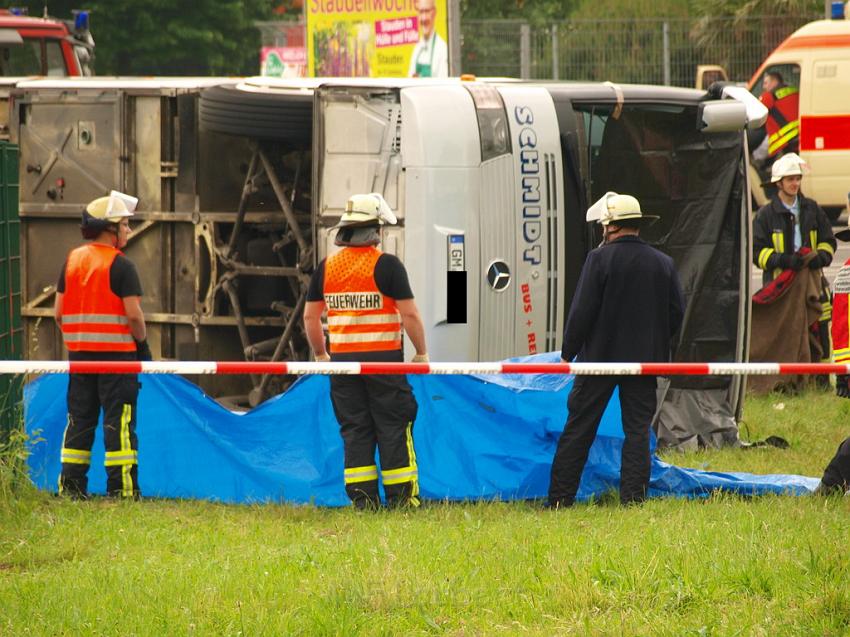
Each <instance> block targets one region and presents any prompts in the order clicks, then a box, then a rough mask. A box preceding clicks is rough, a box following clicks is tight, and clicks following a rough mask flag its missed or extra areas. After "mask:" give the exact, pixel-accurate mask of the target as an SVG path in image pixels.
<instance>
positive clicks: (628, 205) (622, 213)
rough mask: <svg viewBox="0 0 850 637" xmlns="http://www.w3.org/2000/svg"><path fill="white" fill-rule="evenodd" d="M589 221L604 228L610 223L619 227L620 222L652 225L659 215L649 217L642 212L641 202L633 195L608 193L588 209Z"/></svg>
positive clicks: (587, 217)
mask: <svg viewBox="0 0 850 637" xmlns="http://www.w3.org/2000/svg"><path fill="white" fill-rule="evenodd" d="M585 219H586V220H587V221H596V222H597V223H601V224H602V225H603V226H607V225H608V224H609V223H613V224H614V225H617V222H618V221H627V222H629V223H630V224H633V223H636V222H637V223H640V224H641V225H651V224H653V223H655V222H656V221H658V219H659V217H658V215H647V214H644V213H643V212H641V209H640V202H638V200H637V199H635V198H634V197H632V196H631V195H620V194H617V193H616V192H606V193H605V194H604V195H602V198H601V199H599V200H598V201H597V202H596V203H594V204H593V205H592V206H591V207H590V208H588V209H587V215H586V217H585Z"/></svg>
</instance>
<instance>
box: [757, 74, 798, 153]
mask: <svg viewBox="0 0 850 637" xmlns="http://www.w3.org/2000/svg"><path fill="white" fill-rule="evenodd" d="M761 101H762V103H763V104H764V105H765V106H767V122H766V123H765V128H766V129H767V152H768V154H769V155H770V156H771V157H773V156H775V155H776V154H777V153H779V151H781V150H782V149H783V148H785V147H786V146H787V145H788V144H790V143H791V142H792V141H793V140H795V139H797V138H798V137H799V136H800V91H799V90H798V89H796V88H795V87H793V86H783V87H781V88H778V89H776V90H774V91H773V92H772V93H764V94H762V96H761Z"/></svg>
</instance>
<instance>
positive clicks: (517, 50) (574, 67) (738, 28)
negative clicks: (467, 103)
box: [461, 15, 819, 86]
mask: <svg viewBox="0 0 850 637" xmlns="http://www.w3.org/2000/svg"><path fill="white" fill-rule="evenodd" d="M818 17H819V16H815V15H813V16H808V17H785V16H783V17H773V16H771V17H753V18H749V19H746V20H737V19H734V18H703V19H673V18H671V19H647V20H592V21H591V20H572V21H564V22H559V23H554V24H551V25H548V26H546V27H543V28H535V27H532V26H530V25H529V24H528V23H526V22H523V21H521V20H465V21H464V22H463V23H462V40H463V43H462V61H461V67H462V70H463V72H464V73H474V74H476V75H479V76H482V77H485V76H509V77H521V78H533V79H556V80H588V81H605V80H610V81H615V82H629V83H640V84H669V85H672V86H693V85H694V81H695V77H696V67H697V65H699V64H719V65H722V66H724V67H725V68H726V70H727V71H728V73H729V77H730V79H733V80H738V81H745V80H748V79H749V78H750V76H751V75H752V74H753V73H754V72H755V70H756V69H757V68H758V66H759V64H761V62H762V61H763V60H764V58H765V57H766V56H767V55H768V54H769V53H770V52H771V51H772V50H773V49H774V48H776V46H777V45H778V44H779V43H780V42H782V40H784V39H785V38H786V37H788V35H790V34H791V33H792V32H793V31H794V30H796V29H797V28H799V27H800V26H802V25H803V24H805V23H806V22H809V21H811V20H816V19H818Z"/></svg>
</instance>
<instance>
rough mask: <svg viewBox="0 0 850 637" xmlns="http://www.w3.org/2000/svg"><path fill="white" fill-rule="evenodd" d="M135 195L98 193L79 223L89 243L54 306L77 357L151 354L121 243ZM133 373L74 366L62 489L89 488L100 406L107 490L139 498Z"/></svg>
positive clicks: (135, 280) (67, 269)
mask: <svg viewBox="0 0 850 637" xmlns="http://www.w3.org/2000/svg"><path fill="white" fill-rule="evenodd" d="M137 201H138V200H137V199H135V198H134V197H130V196H129V195H124V194H123V193H119V192H116V191H112V193H111V194H110V195H109V196H108V197H100V198H98V199H95V200H94V201H92V202H91V203H90V204H89V205H88V206H87V207H86V209H85V211H84V212H83V222H82V226H81V227H80V229H81V231H82V235H83V238H85V239H89V240H90V243H86V244H84V245H82V246H80V247H78V248H75V249H74V250H72V251H71V253H70V254H69V255H68V259H67V260H66V261H65V265H64V266H63V268H62V274H61V275H60V277H59V283H58V285H57V288H56V289H57V291H56V305H55V308H54V314H55V317H56V322H57V323H58V324H59V327H60V329H61V330H62V336H63V338H64V340H65V345H66V346H67V348H68V358H69V360H72V361H81V360H82V361H84V360H96V361H97V360H108V361H124V360H127V361H135V360H151V352H150V348H149V347H148V344H147V341H146V340H145V339H146V330H145V317H144V314H143V313H142V309H141V305H140V302H141V296H142V286H141V283H140V282H139V275H138V273H137V272H136V267H135V266H134V265H133V263H132V261H130V260H129V259H128V258H127V257H125V256H124V254H123V253H122V252H121V248H123V247H124V246H125V245H127V240H128V238H129V236H130V224H129V221H128V218H129V217H131V216H132V215H133V210H135V207H136V203H137ZM138 392H139V383H138V381H137V379H136V375H135V374H71V375H70V378H69V380H68V425H67V427H66V428H65V435H64V437H63V440H62V474H61V475H60V477H59V493H60V494H65V495H68V496H71V497H77V498H85V497H87V496H88V470H89V465H90V464H91V449H92V444H93V443H94V434H95V429H96V428H97V421H98V417H99V415H100V411H101V409H102V410H103V438H104V445H105V447H106V459H105V465H106V491H107V495H111V496H120V497H130V498H138V497H140V495H141V491H140V489H139V479H138V459H137V453H138V445H137V439H136V397H137V395H138Z"/></svg>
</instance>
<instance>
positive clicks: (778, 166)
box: [770, 153, 809, 184]
mask: <svg viewBox="0 0 850 637" xmlns="http://www.w3.org/2000/svg"><path fill="white" fill-rule="evenodd" d="M808 172H809V165H808V164H807V163H806V162H805V161H804V160H803V159H802V158H801V157H800V156H799V155H798V154H797V153H788V154H787V155H782V157H780V158H779V159H777V160H776V161H775V162H773V166H772V167H771V169H770V183H772V184H775V183H776V182H777V181H781V180H782V178H783V177H793V176H794V175H800V176H801V177H802V176H803V175H806V174H808Z"/></svg>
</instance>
